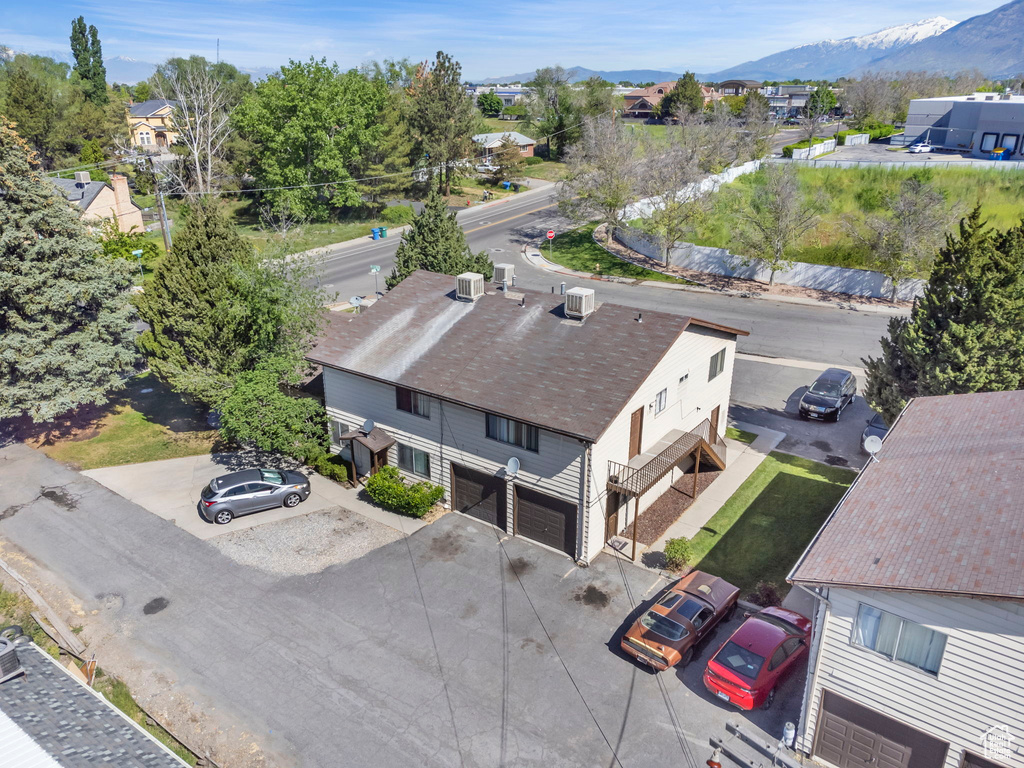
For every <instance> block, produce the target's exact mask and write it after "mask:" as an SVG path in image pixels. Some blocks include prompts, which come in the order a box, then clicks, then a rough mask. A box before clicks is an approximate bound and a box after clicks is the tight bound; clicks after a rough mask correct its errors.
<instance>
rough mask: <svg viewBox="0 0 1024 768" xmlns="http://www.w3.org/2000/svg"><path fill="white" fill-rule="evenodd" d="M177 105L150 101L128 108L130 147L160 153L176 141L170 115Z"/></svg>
mask: <svg viewBox="0 0 1024 768" xmlns="http://www.w3.org/2000/svg"><path fill="white" fill-rule="evenodd" d="M176 105H177V102H175V101H169V100H168V99H150V100H149V101H143V102H141V103H139V104H132V105H131V106H130V107H128V130H129V131H130V132H131V136H132V146H133V147H138V148H139V149H142V150H144V151H147V152H161V151H164V150H166V149H167V148H168V147H169V146H171V145H172V144H174V143H175V141H176V140H177V136H178V134H177V132H176V131H175V130H174V121H173V117H172V113H173V112H174V107H175V106H176Z"/></svg>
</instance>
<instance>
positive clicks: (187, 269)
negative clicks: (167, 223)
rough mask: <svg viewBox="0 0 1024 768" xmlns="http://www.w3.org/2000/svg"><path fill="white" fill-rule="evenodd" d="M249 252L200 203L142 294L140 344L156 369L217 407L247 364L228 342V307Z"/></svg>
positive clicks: (213, 212) (211, 206)
mask: <svg viewBox="0 0 1024 768" xmlns="http://www.w3.org/2000/svg"><path fill="white" fill-rule="evenodd" d="M252 255H253V249H252V245H250V244H249V243H247V242H246V241H245V240H244V239H243V238H242V236H241V235H239V234H238V232H237V230H235V228H234V227H233V226H231V224H230V223H229V222H228V221H227V220H226V219H225V218H224V216H223V215H222V214H221V213H220V212H219V211H218V210H217V207H216V205H215V204H214V203H212V202H200V203H197V204H196V205H195V206H193V208H192V210H191V211H189V213H188V216H187V218H186V220H185V226H184V228H183V229H182V231H181V233H180V234H176V235H175V236H174V248H173V249H172V250H171V252H170V253H169V254H167V256H165V257H164V259H163V260H162V261H161V262H160V263H159V264H158V266H157V268H156V271H155V273H154V275H153V280H152V283H151V284H150V285H149V286H147V288H146V292H145V293H144V294H142V295H140V296H139V298H138V300H137V304H138V307H139V315H140V316H141V317H142V319H143V320H145V321H146V322H147V323H149V325H150V330H148V331H146V332H145V333H143V334H142V336H141V337H140V338H139V347H140V348H141V349H142V351H143V353H144V354H145V355H146V357H147V358H148V359H149V366H150V368H151V369H152V370H153V372H154V373H156V375H157V376H159V377H160V379H162V380H163V381H166V382H167V383H168V384H170V385H171V387H172V388H173V389H175V390H176V391H178V392H183V393H185V394H188V395H190V396H192V397H195V398H197V399H199V400H201V401H203V402H205V403H208V404H211V405H212V404H215V403H216V402H217V401H218V399H219V398H220V397H221V396H222V395H223V393H224V392H226V391H227V389H228V388H229V387H230V378H231V375H232V374H233V373H235V372H236V371H238V370H241V369H243V368H244V367H245V365H246V363H247V362H248V361H247V360H246V359H244V358H245V355H244V354H240V353H239V349H238V345H237V344H236V343H235V339H233V338H231V334H230V333H229V329H230V328H231V326H232V325H233V320H232V319H231V318H230V317H229V313H228V311H227V310H228V309H229V308H232V306H231V302H230V299H231V297H232V288H233V278H234V269H235V268H236V266H237V265H240V264H243V263H245V262H248V261H249V260H251V259H252Z"/></svg>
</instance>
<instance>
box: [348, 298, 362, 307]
mask: <svg viewBox="0 0 1024 768" xmlns="http://www.w3.org/2000/svg"><path fill="white" fill-rule="evenodd" d="M348 303H349V304H351V305H352V306H353V307H361V306H363V297H362V296H353V297H352V298H351V299H349V300H348Z"/></svg>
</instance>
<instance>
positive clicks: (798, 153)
mask: <svg viewBox="0 0 1024 768" xmlns="http://www.w3.org/2000/svg"><path fill="white" fill-rule="evenodd" d="M835 151H836V140H835V139H829V140H828V141H823V142H821V144H815V145H814V146H813V147H805V148H804V149H794V150H793V159H794V160H809V159H811V158H812V157H817V156H818V155H824V154H825V153H826V152H835Z"/></svg>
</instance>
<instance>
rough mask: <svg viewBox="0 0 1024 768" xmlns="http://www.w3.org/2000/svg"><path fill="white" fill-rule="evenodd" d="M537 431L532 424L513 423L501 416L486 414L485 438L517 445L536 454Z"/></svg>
mask: <svg viewBox="0 0 1024 768" xmlns="http://www.w3.org/2000/svg"><path fill="white" fill-rule="evenodd" d="M538 432H539V430H538V429H537V428H536V427H535V426H533V425H532V424H524V423H523V422H521V421H513V420H512V419H506V418H505V417H503V416H495V415H494V414H493V413H488V414H487V436H488V437H489V438H491V439H492V440H497V441H499V442H502V443H508V444H509V445H518V446H519V447H520V448H525V449H526V450H528V451H534V452H536V451H537V450H539V448H538Z"/></svg>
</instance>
